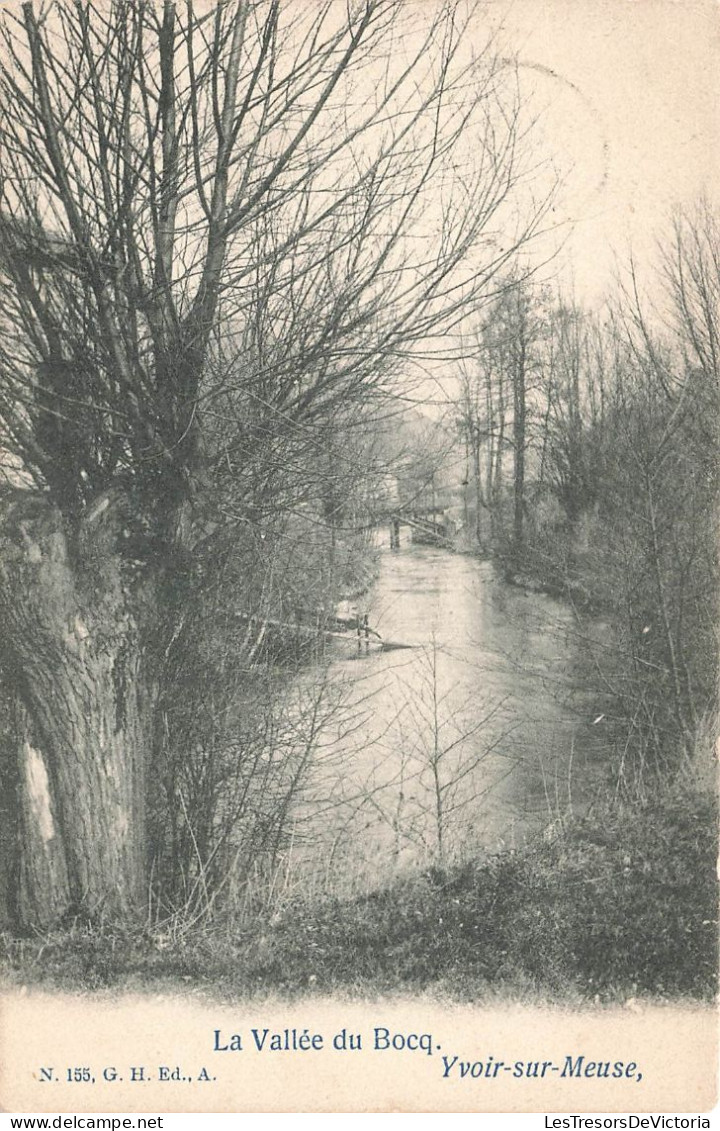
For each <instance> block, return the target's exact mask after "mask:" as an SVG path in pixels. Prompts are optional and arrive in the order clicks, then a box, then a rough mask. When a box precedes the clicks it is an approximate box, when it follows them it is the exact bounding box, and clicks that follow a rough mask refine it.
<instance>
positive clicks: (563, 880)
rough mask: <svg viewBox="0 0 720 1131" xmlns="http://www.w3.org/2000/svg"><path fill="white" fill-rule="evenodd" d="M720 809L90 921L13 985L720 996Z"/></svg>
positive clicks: (690, 800) (13, 960)
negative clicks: (179, 912)
mask: <svg viewBox="0 0 720 1131" xmlns="http://www.w3.org/2000/svg"><path fill="white" fill-rule="evenodd" d="M716 844H717V835H716V811H715V804H714V799H713V797H712V795H711V794H710V792H709V791H707V790H706V791H698V790H694V789H691V788H690V787H688V786H686V787H684V788H681V787H679V786H676V787H675V788H674V789H673V790H668V791H665V792H664V793H663V794H662V795H659V796H656V797H655V798H654V799H653V800H652V801H650V802H647V803H646V804H644V805H635V806H628V805H616V806H614V807H612V808H605V809H602V810H601V809H597V810H596V811H595V812H593V813H591V814H589V815H587V816H585V817H584V818H581V819H580V818H578V819H574V820H569V821H567V822H565V823H564V824H563V823H561V824H558V825H557V826H556V827H555V828H554V829H552V830H551V832H550V833H546V834H545V835H544V836H543V837H539V838H537V839H535V840H534V841H532V842H530V843H529V844H528V845H526V846H525V847H524V848H523V849H522V850H519V851H517V852H511V851H506V852H501V853H498V854H495V855H493V856H489V857H487V858H485V859H482V860H477V861H475V862H473V863H470V864H467V865H465V866H462V867H454V868H448V869H446V870H440V869H431V870H426V871H423V872H419V873H415V874H412V875H409V876H407V877H405V878H402V879H398V880H397V881H396V882H395V883H393V884H390V885H389V886H387V887H385V888H383V889H381V890H377V891H372V892H370V893H369V894H367V895H365V896H362V897H360V898H354V899H351V900H343V899H340V898H332V899H329V898H328V899H315V900H312V901H311V900H305V901H303V900H299V899H294V900H293V901H292V902H288V903H286V904H285V905H284V906H275V907H272V908H270V909H269V910H265V911H262V910H260V909H257V911H255V912H254V911H253V909H252V907H251V906H250V907H248V906H247V905H246V909H245V916H244V921H243V922H242V923H240V922H239V921H238V919H237V915H236V913H234V912H233V909H232V908H226V909H225V911H224V912H223V911H222V910H220V909H217V910H216V911H215V912H214V914H213V915H212V916H207V917H206V918H205V919H204V920H202V921H195V922H191V921H186V920H184V919H183V917H182V916H177V917H176V918H175V919H174V920H173V921H172V922H166V923H158V924H154V925H153V926H152V927H148V928H146V929H145V930H139V931H138V930H130V929H128V928H122V927H112V926H108V925H105V926H102V925H98V924H95V925H88V924H86V925H80V924H78V923H75V924H73V925H71V926H69V927H66V928H65V929H63V930H58V931H55V932H50V933H48V934H46V935H43V936H35V937H32V938H25V939H15V938H11V937H10V936H8V935H6V936H5V937H4V940H3V962H2V964H3V969H4V980H5V981H6V983H8V982H9V983H10V984H15V985H17V984H25V985H26V984H34V985H42V986H45V987H51V988H53V989H72V990H78V989H83V990H97V989H100V988H104V987H112V988H122V989H140V988H142V989H157V988H159V987H165V988H172V987H177V986H186V987H187V986H193V987H197V988H203V989H205V990H207V991H208V992H210V993H213V994H216V995H220V996H225V997H228V998H231V997H247V998H255V997H261V998H262V997H265V996H268V995H274V996H279V997H281V998H287V999H294V998H296V997H297V996H299V995H305V996H307V995H308V994H310V995H315V994H319V995H327V994H340V995H343V996H347V995H350V996H353V997H354V996H357V997H364V996H368V995H377V994H391V995H392V994H398V993H403V994H408V993H410V994H418V993H421V994H430V995H431V996H438V997H441V998H448V997H449V998H450V999H453V1000H459V1001H475V1000H477V1001H483V1000H492V999H495V998H500V999H503V1000H504V999H507V1000H520V1001H522V1000H531V1001H532V1000H551V1001H557V1002H560V1003H562V1002H565V1003H580V1002H594V1003H598V1002H602V1003H613V1002H626V1001H627V1000H628V999H631V1000H632V999H636V998H651V999H654V1000H658V999H659V1000H677V999H682V998H692V999H698V1000H702V999H706V1000H707V999H710V998H712V996H713V994H714V993H715V991H716V973H717V911H718V890H717V879H716V876H715V858H716Z"/></svg>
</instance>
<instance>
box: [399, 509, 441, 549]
mask: <svg viewBox="0 0 720 1131" xmlns="http://www.w3.org/2000/svg"><path fill="white" fill-rule="evenodd" d="M389 521H390V549H391V550H397V549H399V548H400V527H401V526H409V527H410V532H411V533H410V537H411V539H412V541H413V542H415V543H416V544H417V545H419V546H447V545H449V544H450V543H451V542H452V540H453V537H454V535H455V531H456V526H455V522H454V520H453V519H452V518H451V517H450V515H448V514H447V513H446V512H445V511H443V510H440V509H439V508H436V509H435V510H428V511H424V510H412V511H410V510H408V511H396V512H395V513H394V514H391V515H389Z"/></svg>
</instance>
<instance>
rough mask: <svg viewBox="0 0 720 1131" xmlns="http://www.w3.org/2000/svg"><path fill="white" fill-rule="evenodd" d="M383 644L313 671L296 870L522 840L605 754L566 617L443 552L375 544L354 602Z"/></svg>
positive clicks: (380, 874)
mask: <svg viewBox="0 0 720 1131" xmlns="http://www.w3.org/2000/svg"><path fill="white" fill-rule="evenodd" d="M360 612H361V613H365V612H367V614H368V617H369V622H370V624H371V625H372V626H373V627H374V628H376V629H377V630H378V632H379V633H380V634H381V636H382V638H383V640H384V641H386V642H392V643H394V644H403V645H412V647H411V648H397V649H391V650H388V651H385V650H379V649H377V648H375V647H373V646H370V647H369V648H368V649H367V650H366V645H365V644H364V643H362V644H361V645H360V647H359V648H358V644H357V643H356V642H355V641H352V642H351V641H348V642H347V644H346V645H345V648H346V654H345V656H343V655H342V653H339V658H337V659H335V660H333V661H332V662H331V663H330V667H329V669H328V671H327V677H328V680H329V686H331V687H332V691H330V692H329V693H328V694H329V697H331V698H332V701H333V703H334V708H335V712H334V714H333V716H332V718H331V719H330V720H329V721H327V720H326V722H325V723H324V724H323V727H322V732H321V738H320V742H319V749H318V756H317V762H316V771H315V774H314V776H313V777H312V778H311V780H310V782H309V783H308V786H307V789H306V792H305V795H304V802H303V804H301V805H300V806H299V807H298V809H297V812H296V819H295V827H294V834H293V846H292V854H293V860H294V863H295V865H297V864H298V863H301V864H302V865H303V867H304V868H308V867H309V868H313V869H315V870H317V872H318V876H319V877H320V878H321V880H322V883H323V885H325V886H327V885H329V886H330V887H331V888H332V887H333V886H335V885H337V886H338V887H340V888H342V889H343V890H347V888H348V885H349V886H350V888H353V887H363V886H368V885H369V886H373V884H374V883H377V882H382V881H383V880H385V879H387V878H389V877H390V876H391V875H392V874H393V872H395V871H396V870H397V869H398V868H402V867H403V866H407V865H412V866H417V865H426V864H429V863H432V862H440V861H445V862H450V861H451V860H456V859H463V858H469V857H471V856H474V855H477V854H478V852H483V851H487V850H490V851H492V850H495V849H497V848H498V847H501V846H508V845H510V846H512V845H514V844H518V843H520V842H522V841H523V840H524V839H525V838H526V837H527V835H528V834H529V833H530V832H534V831H536V830H537V829H538V828H540V827H545V826H547V825H548V824H550V823H551V822H553V821H555V820H557V819H558V817H560V816H561V815H562V814H564V813H566V812H567V811H568V810H569V809H574V810H577V809H579V808H582V807H584V806H586V805H587V804H588V802H589V800H591V798H592V797H593V796H594V794H595V793H596V791H597V789H598V787H599V785H600V784H601V782H602V772H603V765H604V764H605V762H606V751H605V735H604V732H603V727H602V723H600V724H595V725H593V724H594V723H595V720H596V718H597V716H598V715H599V714H600V713H601V708H600V705H599V699H598V697H597V696H596V695H594V694H593V693H592V691H591V690H589V688H588V685H587V683H588V681H587V680H586V679H583V678H582V677H581V676H580V674H579V672H580V666H579V654H580V650H579V647H578V643H577V641H578V639H579V638H580V637H581V636H582V633H583V631H584V629H583V626H581V625H579V624H578V623H577V621H576V619H575V618H574V616H573V614H572V611H571V610H569V609H567V608H566V607H565V606H564V605H563V604H561V603H559V602H557V601H554V600H552V599H551V598H548V597H545V596H543V595H539V594H535V593H528V592H525V591H524V590H522V589H518V588H514V587H510V586H508V585H506V584H504V583H503V582H502V581H500V580H499V579H498V578H497V576H496V574H495V572H494V570H493V567H492V565H491V564H490V563H489V562H483V561H479V560H478V559H476V558H474V557H471V556H468V555H463V554H453V553H450V552H448V551H446V550H443V549H436V548H430V547H409V548H404V549H401V550H400V551H397V552H392V553H391V552H389V551H387V552H383V554H382V558H381V568H380V575H379V578H378V580H377V582H376V584H375V586H374V588H373V590H372V592H371V593H370V594H369V595H368V597H367V598H366V599H365V601H364V603H363V604H362V606H361V607H360Z"/></svg>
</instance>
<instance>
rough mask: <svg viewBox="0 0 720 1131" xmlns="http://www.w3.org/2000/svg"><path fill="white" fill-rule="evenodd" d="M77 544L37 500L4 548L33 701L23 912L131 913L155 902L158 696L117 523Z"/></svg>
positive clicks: (28, 711) (3, 600)
mask: <svg viewBox="0 0 720 1131" xmlns="http://www.w3.org/2000/svg"><path fill="white" fill-rule="evenodd" d="M105 510H106V511H107V512H108V513H106V514H104V515H103V514H102V510H101V509H98V508H95V518H94V520H93V521H91V522H90V523H89V524H87V523H86V525H85V527H84V528H83V529H81V530H80V531H79V532H75V533H73V535H72V537H69V536H68V534H67V533H66V531H65V530H64V529H63V523H62V519H61V518H60V515H59V514H58V513H57V512H56V511H55V510H53V509H52V508H51V507H49V506H48V505H46V504H44V503H38V501H37V500H34V501H32V500H30V499H29V498H25V499H21V500H20V501H19V502H16V504H15V505H14V506H13V507H12V509H11V511H10V513H9V515H8V521H7V522H6V526H5V530H4V532H3V538H2V540H1V541H0V622H1V625H2V629H3V635H4V639H5V642H6V644H5V648H6V655H7V656H8V658H9V663H10V665H11V670H12V676H13V683H14V692H15V695H16V697H17V699H18V701H19V710H18V712H17V719H18V726H17V728H16V729H17V745H18V750H19V757H20V762H19V770H18V773H17V778H16V782H17V785H16V788H17V791H18V804H17V815H18V838H17V839H18V847H19V860H18V862H17V867H16V869H15V875H16V890H15V893H14V894H15V906H16V914H17V917H18V918H19V920H20V922H21V923H22V924H23V925H30V924H36V925H43V926H44V925H47V924H49V923H51V922H53V921H55V920H57V919H58V918H59V917H61V916H62V915H63V914H64V913H68V912H72V913H75V914H83V915H89V916H97V915H104V916H111V917H115V916H123V917H127V916H130V915H133V914H135V913H136V912H138V911H139V910H140V909H141V908H142V906H143V902H144V899H145V897H146V867H145V790H146V765H145V763H146V758H147V754H148V752H149V750H150V746H151V730H150V727H151V710H150V708H151V695H150V694H149V690H148V688H147V687H145V686H143V682H144V681H143V670H142V668H143V664H142V656H141V648H140V642H139V639H138V631H137V623H136V615H135V614H134V612H133V609H132V604H131V601H130V599H129V592H128V588H127V586H126V584H125V583H124V581H123V571H122V565H121V561H120V558H119V556H118V554H117V551H116V549H115V546H114V531H113V529H112V526H113V520H112V517H111V515H110V512H109V503H108V501H106V503H105Z"/></svg>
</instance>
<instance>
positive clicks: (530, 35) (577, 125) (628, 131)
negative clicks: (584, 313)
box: [477, 0, 720, 302]
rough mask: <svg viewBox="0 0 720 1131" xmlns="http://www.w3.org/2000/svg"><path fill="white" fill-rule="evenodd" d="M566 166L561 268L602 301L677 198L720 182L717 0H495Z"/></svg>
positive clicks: (546, 142)
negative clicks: (622, 266)
mask: <svg viewBox="0 0 720 1131" xmlns="http://www.w3.org/2000/svg"><path fill="white" fill-rule="evenodd" d="M488 14H489V18H490V20H491V22H492V23H493V24H494V25H500V24H501V25H502V26H503V29H504V31H503V37H504V40H505V42H506V43H507V44H508V49H509V51H511V52H513V53H517V58H518V60H519V63H520V75H521V80H522V82H523V84H524V85H525V87H526V89H527V90H531V89H532V90H533V91H534V97H535V100H536V104H537V105H538V106H540V107H541V108H542V115H541V125H540V129H539V133H538V140H539V142H540V144H541V145H542V146H543V147H546V148H547V149H548V150H551V151H553V152H554V154H555V160H556V163H557V164H558V165H559V167H560V168H562V169H564V170H565V184H564V187H563V189H562V190H561V192H560V195H559V198H558V200H557V203H556V212H555V216H556V217H557V220H558V224H559V229H558V230H559V232H562V233H563V234H564V235H566V237H567V243H566V245H565V247H564V250H563V253H562V255H561V256H560V258H559V259H558V260H557V261H556V262H555V263H554V264H553V270H554V271H555V272H557V273H558V274H559V275H560V278H561V280H562V283H563V286H564V287H566V288H567V287H573V288H574V289H575V292H576V295H577V297H578V298H579V299H582V300H585V301H590V302H592V301H599V300H600V299H601V297H602V295H603V293H604V292H605V291H606V290H607V289H608V288H609V287H610V286H611V285H612V279H613V274H614V272H615V270H616V262H619V263H624V262H626V261H627V257H628V253H629V250H630V249H632V250H633V253H634V255H635V256H636V257H637V259H638V261H639V262H640V263H641V264H643V265H647V268H649V265H650V263H651V259H652V256H653V255H654V254H655V249H656V246H657V245H656V241H657V240H661V239H662V233H663V231H664V230H667V220H668V217H669V215H670V213H671V211H672V209H673V207H674V206H677V205H678V204H679V205H681V206H690V205H692V202H693V201H694V200H696V199H697V198H698V197H699V196H700V195H701V194H702V193H703V192H704V193H706V194H707V195H708V196H709V197H710V198H711V199H714V198H716V197H717V193H718V187H719V186H720V113H719V111H720V105H719V104H720V97H719V95H720V78H719V77H718V76H720V5H718V4H717V3H715V0H490V2H489V3H486V4H484V5H483V12H482V15H481V16H478V17H477V18H478V20H479V24H478V33H480V26H481V24H485V23H486V21H487V20H488Z"/></svg>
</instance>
